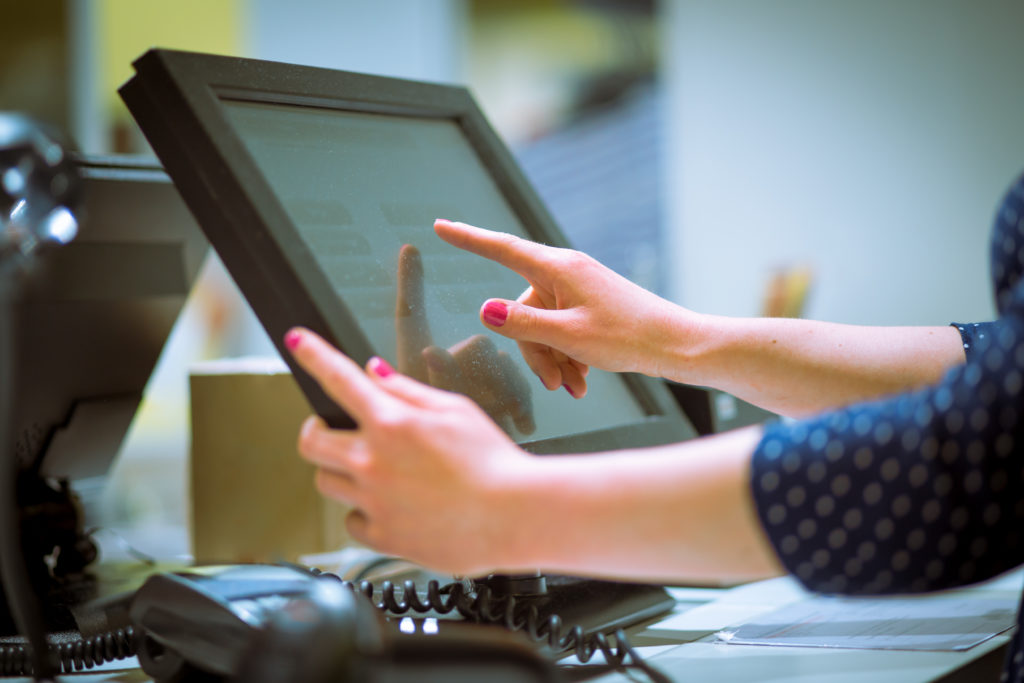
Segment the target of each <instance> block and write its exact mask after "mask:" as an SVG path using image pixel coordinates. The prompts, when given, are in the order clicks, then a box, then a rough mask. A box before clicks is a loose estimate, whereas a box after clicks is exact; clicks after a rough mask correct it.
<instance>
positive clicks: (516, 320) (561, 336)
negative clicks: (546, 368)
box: [480, 299, 570, 349]
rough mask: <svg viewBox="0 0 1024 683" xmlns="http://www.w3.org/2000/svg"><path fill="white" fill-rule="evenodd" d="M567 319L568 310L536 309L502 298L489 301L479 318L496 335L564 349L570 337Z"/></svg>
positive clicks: (486, 302) (481, 309)
mask: <svg viewBox="0 0 1024 683" xmlns="http://www.w3.org/2000/svg"><path fill="white" fill-rule="evenodd" d="M569 316H570V313H569V311H567V310H555V311H553V310H549V309H546V308H535V307H533V306H527V305H525V304H521V303H519V302H517V301H508V300H505V299H488V300H487V301H485V302H484V305H483V306H482V307H481V308H480V319H481V320H482V321H483V323H484V324H485V325H487V327H488V328H490V329H492V330H494V331H495V332H497V333H498V334H501V335H503V336H506V337H509V338H511V339H515V340H516V341H525V342H536V343H538V344H544V345H546V346H550V347H552V348H555V349H563V348H564V347H565V342H566V341H568V339H569V337H570V333H569V331H568V324H569V320H568V318H569Z"/></svg>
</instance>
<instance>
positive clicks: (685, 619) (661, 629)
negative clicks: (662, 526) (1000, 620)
mask: <svg viewBox="0 0 1024 683" xmlns="http://www.w3.org/2000/svg"><path fill="white" fill-rule="evenodd" d="M1022 583H1024V570H1018V571H1016V572H1013V573H1011V574H1008V575H1005V576H1003V577H1001V578H999V579H997V580H995V581H992V582H989V583H987V584H983V585H980V586H974V587H971V588H967V589H963V590H961V591H956V594H957V595H962V596H965V597H972V596H976V597H978V598H990V597H996V596H998V597H1007V598H1013V599H1019V596H1020V592H1021V587H1022ZM672 592H673V594H674V596H675V597H676V599H677V600H678V606H677V608H676V610H675V611H674V613H673V614H672V615H671V616H669V617H668V618H666V619H659V620H657V621H656V622H655V623H652V624H648V625H647V626H645V627H642V628H638V629H634V630H633V632H632V633H631V634H630V640H631V642H632V643H633V645H634V646H635V647H636V649H637V650H638V652H639V653H640V654H641V655H642V656H643V657H644V658H645V659H646V660H647V662H648V663H650V664H651V665H652V666H654V667H655V668H657V669H658V670H659V671H661V672H662V673H664V674H666V675H667V676H669V677H670V678H671V679H672V680H678V681H708V680H714V681H715V682H716V683H732V682H746V681H798V682H799V681H806V682H807V683H811V682H812V681H813V682H814V683H820V682H822V681H827V682H828V683H863V682H870V683H890V682H892V683H897V682H898V683H915V682H921V683H924V682H925V681H937V680H942V681H949V682H954V681H956V682H960V681H965V682H966V681H971V682H972V683H973V682H978V681H980V682H984V681H987V680H991V681H996V680H998V678H999V671H1000V670H1001V667H1002V659H1003V658H1002V650H1003V648H1004V647H1005V645H1006V643H1007V642H1008V641H1009V639H1010V634H1011V633H1012V630H1011V631H1007V632H1005V633H1003V634H1000V635H997V636H995V637H994V638H991V639H989V640H987V641H985V642H984V643H981V644H980V645H977V646H975V647H973V648H970V649H969V650H966V651H963V652H923V651H897V650H853V649H842V648H808V647H780V646H771V647H766V646H757V645H733V644H727V643H724V642H721V641H719V640H718V638H717V637H716V635H715V634H716V633H717V632H719V631H721V630H722V629H724V628H727V627H730V626H736V625H739V624H740V623H743V622H745V621H747V620H749V619H751V618H753V617H754V616H757V615H759V614H763V613H765V612H768V611H771V610H772V609H775V608H777V607H780V606H783V605H787V604H791V603H793V602H795V601H797V600H802V599H805V598H807V597H808V594H806V593H805V592H804V591H802V590H801V589H800V588H799V587H798V586H797V585H796V583H795V582H794V581H792V580H791V579H789V578H780V579H772V580H769V581H762V582H759V583H755V584H750V585H747V586H741V587H738V588H733V589H685V588H683V589H672ZM573 659H574V658H569V659H567V660H564V661H566V662H571V661H572V660H573ZM129 661H130V662H134V660H129ZM591 663H594V662H593V661H592V662H591ZM61 678H62V679H64V680H69V681H74V683H101V682H102V683H115V682H116V683H140V682H143V681H148V680H149V679H148V678H147V677H146V676H145V675H144V674H143V673H142V672H141V671H139V670H138V669H134V668H130V664H129V667H126V666H125V663H124V662H120V663H112V664H111V665H108V667H106V668H105V670H104V671H94V672H92V673H83V674H74V675H66V676H62V677H61ZM643 678H644V677H643V675H642V674H639V673H630V674H629V675H626V674H622V673H617V672H616V673H607V674H604V675H601V676H598V677H596V678H594V679H589V680H594V681H601V682H603V683H610V682H612V681H632V682H634V683H635V681H637V680H643ZM7 680H14V681H26V682H27V681H28V680H29V679H7Z"/></svg>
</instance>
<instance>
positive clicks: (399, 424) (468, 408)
mask: <svg viewBox="0 0 1024 683" xmlns="http://www.w3.org/2000/svg"><path fill="white" fill-rule="evenodd" d="M285 343H286V346H287V347H288V348H289V349H291V352H292V354H293V355H294V357H295V359H296V360H297V361H298V362H299V364H300V365H301V366H302V367H303V368H304V369H305V370H306V371H307V372H308V373H309V374H310V375H311V376H312V377H313V378H314V379H315V380H317V382H319V384H320V386H321V387H322V388H323V389H324V391H325V392H326V393H327V395H328V396H330V397H331V398H332V399H333V400H334V401H336V402H337V403H338V405H340V406H341V407H342V408H344V409H345V410H346V411H347V412H348V413H349V414H350V415H351V416H352V417H353V419H354V420H355V421H356V423H357V425H358V427H357V428H356V429H354V430H334V429H331V428H329V427H328V426H327V425H326V424H325V423H324V422H323V420H321V419H320V418H319V417H316V416H312V417H310V418H309V419H307V420H306V422H305V423H304V424H303V426H302V430H301V432H300V435H299V451H300V453H301V454H302V456H303V457H304V458H305V459H307V460H308V461H310V462H311V463H313V464H314V465H316V466H317V468H318V471H317V475H316V482H317V488H318V489H319V490H320V492H321V493H323V494H324V495H326V496H328V497H331V498H334V499H337V500H340V501H343V502H345V503H348V504H350V505H352V506H353V507H354V508H355V509H354V510H353V512H352V513H350V515H349V517H348V519H347V526H348V530H349V533H350V534H351V535H352V537H353V538H355V539H356V540H357V541H359V542H361V543H365V544H366V545H368V546H370V547H372V548H375V549H377V550H379V551H381V552H385V553H388V554H393V555H398V556H401V557H405V558H407V559H409V560H412V561H414V562H417V563H420V564H423V565H425V566H429V567H431V568H434V569H437V570H440V571H446V572H450V573H453V574H463V575H473V574H481V573H486V572H489V571H494V570H496V569H498V568H502V569H514V568H516V567H515V565H517V564H518V562H517V558H516V557H515V556H514V555H511V554H512V553H514V550H513V549H512V546H513V545H514V544H510V543H508V542H507V541H508V539H509V538H510V536H511V535H513V534H512V532H514V531H515V530H514V529H507V528H505V527H506V526H509V525H513V524H515V522H516V520H517V518H518V516H519V515H518V514H517V513H520V512H521V509H520V508H519V503H518V502H517V501H516V495H515V492H516V490H517V487H516V485H515V482H516V481H517V478H518V476H519V475H521V474H524V473H525V472H526V470H527V469H528V468H529V466H530V463H531V462H532V461H533V458H532V457H531V456H530V455H529V454H527V453H526V452H525V451H523V450H522V449H520V448H519V447H518V446H516V445H515V443H513V442H512V441H511V440H510V439H509V438H508V436H507V435H506V434H504V433H503V432H502V431H501V430H500V429H499V428H498V427H497V425H495V424H494V422H493V421H492V420H491V419H490V418H489V417H488V416H487V414H486V413H484V412H483V410H481V409H480V407H479V406H477V405H476V404H475V403H474V402H473V401H471V400H470V399H468V398H466V397H465V396H462V395H459V394H453V393H450V392H446V391H441V390H439V389H434V388H432V387H429V386H426V385H424V384H421V383H419V382H417V381H415V380H413V379H412V378H410V377H406V376H404V375H401V374H399V373H396V372H395V371H394V370H393V369H392V368H391V367H390V366H389V365H388V364H387V363H386V362H385V361H383V360H381V359H379V358H373V359H371V360H370V361H369V363H367V369H366V371H365V372H364V371H363V370H362V369H361V368H360V367H359V366H358V365H356V364H355V363H354V362H353V361H352V360H351V359H349V358H348V357H346V356H344V355H343V354H341V353H340V352H339V351H337V350H336V349H334V348H333V347H331V346H330V345H329V344H328V343H327V342H325V341H324V340H323V339H321V338H320V337H319V336H317V335H316V334H314V333H313V332H310V331H309V330H306V329H303V328H296V329H293V330H291V331H290V332H289V333H288V335H287V336H286V338H285Z"/></svg>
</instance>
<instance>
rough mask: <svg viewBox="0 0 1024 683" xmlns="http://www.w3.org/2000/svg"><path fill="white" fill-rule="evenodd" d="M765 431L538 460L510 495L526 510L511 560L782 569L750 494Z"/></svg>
mask: <svg viewBox="0 0 1024 683" xmlns="http://www.w3.org/2000/svg"><path fill="white" fill-rule="evenodd" d="M760 438H761V429H760V428H759V427H754V428H746V429H743V430H737V431H735V432H729V433H726V434H719V435H716V436H713V437H707V438H704V439H698V440H695V441H688V442H685V443H680V444H672V445H669V446H662V447H657V448H650V449H642V450H635V451H617V452H613V453H609V454H591V455H587V456H585V457H579V456H571V455H570V456H562V457H544V458H534V459H533V460H532V462H530V463H529V465H530V466H529V467H528V468H526V469H525V470H524V471H523V472H522V473H520V476H518V477H513V478H512V479H511V480H510V482H509V484H508V486H509V490H508V491H507V492H506V493H505V497H507V498H508V499H510V500H511V501H512V502H513V503H514V504H515V507H514V509H515V510H517V511H519V515H518V522H517V523H515V524H512V525H511V526H510V529H509V536H508V540H509V546H508V548H507V549H506V550H507V551H508V552H509V553H510V554H509V559H508V560H504V562H503V563H502V566H503V565H504V564H508V563H509V562H510V561H511V560H513V559H518V560H519V561H520V562H521V563H522V564H525V567H522V566H518V567H517V568H531V567H533V568H536V567H541V568H543V569H545V570H549V571H555V572H560V573H567V574H584V575H591V576H593V575H601V576H607V577H612V578H616V577H617V578H629V579H637V580H643V581H654V582H659V583H679V582H704V581H749V580H752V579H757V578H764V577H766V576H773V575H777V574H779V573H781V572H782V570H781V568H780V565H779V564H778V560H777V559H776V557H775V554H774V552H773V551H772V549H771V546H770V545H769V543H768V541H767V539H766V537H765V534H764V531H763V529H762V528H761V525H760V522H759V521H758V518H757V515H756V512H755V510H754V505H753V502H752V499H751V493H750V483H749V479H750V459H751V456H752V454H753V452H754V449H755V448H756V447H757V444H758V442H759V440H760ZM569 539H571V541H570V540H569ZM524 561H525V562H524ZM517 564H518V563H517Z"/></svg>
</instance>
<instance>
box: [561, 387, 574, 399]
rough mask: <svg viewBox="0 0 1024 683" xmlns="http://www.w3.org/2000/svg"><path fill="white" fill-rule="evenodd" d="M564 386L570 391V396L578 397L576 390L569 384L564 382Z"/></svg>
mask: <svg viewBox="0 0 1024 683" xmlns="http://www.w3.org/2000/svg"><path fill="white" fill-rule="evenodd" d="M562 388H563V389H565V390H566V391H567V392H569V395H570V396H572V397H573V398H576V392H575V391H573V390H572V387H570V386H569V385H568V384H563V385H562Z"/></svg>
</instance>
